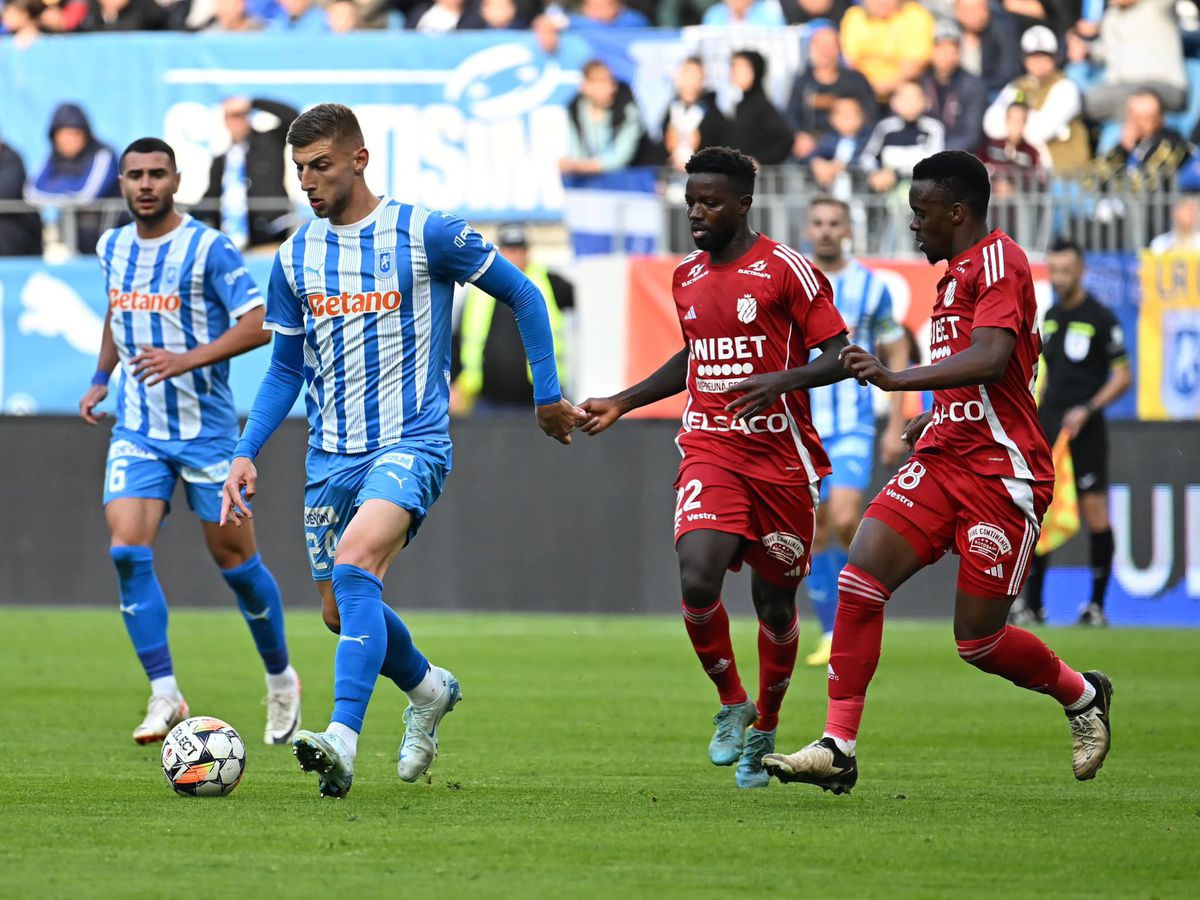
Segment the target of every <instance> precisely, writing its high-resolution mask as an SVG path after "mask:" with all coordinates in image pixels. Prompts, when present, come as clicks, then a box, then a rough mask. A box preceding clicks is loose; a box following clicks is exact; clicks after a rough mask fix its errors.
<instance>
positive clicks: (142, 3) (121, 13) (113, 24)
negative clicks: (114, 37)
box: [79, 0, 167, 31]
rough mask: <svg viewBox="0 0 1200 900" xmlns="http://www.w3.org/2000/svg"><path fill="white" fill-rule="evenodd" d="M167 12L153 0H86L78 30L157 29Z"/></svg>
mask: <svg viewBox="0 0 1200 900" xmlns="http://www.w3.org/2000/svg"><path fill="white" fill-rule="evenodd" d="M166 24H167V13H166V10H164V9H163V8H162V7H161V6H159V5H158V4H157V3H155V2H154V0H88V12H87V15H86V16H85V17H84V19H83V22H82V23H81V25H80V26H79V30H80V31H158V30H160V29H162V28H165V27H166Z"/></svg>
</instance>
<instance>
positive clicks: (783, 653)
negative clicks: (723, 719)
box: [754, 618, 800, 731]
mask: <svg viewBox="0 0 1200 900" xmlns="http://www.w3.org/2000/svg"><path fill="white" fill-rule="evenodd" d="M799 646H800V620H799V619H798V618H794V619H792V624H791V625H789V626H788V627H787V629H786V630H784V631H783V632H782V633H778V634H777V633H776V632H774V631H772V630H771V629H770V628H768V627H767V623H766V622H761V621H760V622H759V623H758V721H757V722H756V723H755V725H754V727H755V728H756V729H757V730H759V731H774V730H775V728H776V727H777V726H778V725H779V707H781V706H783V695H784V694H786V693H787V689H788V684H789V683H790V682H791V680H792V671H793V670H794V669H795V668H796V650H797V649H798V648H799Z"/></svg>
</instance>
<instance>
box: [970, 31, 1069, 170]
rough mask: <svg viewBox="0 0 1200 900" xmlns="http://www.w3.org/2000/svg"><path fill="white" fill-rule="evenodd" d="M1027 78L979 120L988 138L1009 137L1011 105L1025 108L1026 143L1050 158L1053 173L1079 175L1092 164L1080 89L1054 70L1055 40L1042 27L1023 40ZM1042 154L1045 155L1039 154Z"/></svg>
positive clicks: (1011, 87) (1005, 92) (1013, 84)
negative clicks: (1075, 173) (1023, 105)
mask: <svg viewBox="0 0 1200 900" xmlns="http://www.w3.org/2000/svg"><path fill="white" fill-rule="evenodd" d="M1021 52H1022V53H1023V54H1024V60H1025V74H1024V75H1022V76H1021V77H1020V78H1017V79H1016V80H1014V81H1012V82H1011V83H1009V84H1007V85H1005V87H1004V90H1002V91H1001V92H1000V95H999V96H998V97H996V99H995V100H994V101H993V102H992V105H991V106H989V107H988V110H987V112H986V113H984V116H983V131H984V133H985V134H986V135H987V136H988V137H989V138H1003V137H1005V135H1006V134H1007V131H1008V127H1007V124H1006V120H1007V118H1008V108H1009V107H1010V106H1012V104H1014V103H1024V104H1025V105H1026V106H1027V107H1029V112H1028V122H1027V124H1026V125H1025V140H1027V141H1028V142H1029V143H1031V144H1033V145H1034V146H1035V147H1037V148H1038V150H1039V152H1042V158H1043V159H1045V158H1046V157H1049V159H1050V165H1051V167H1052V168H1053V170H1054V171H1055V172H1056V173H1059V174H1062V173H1071V172H1079V171H1081V170H1083V169H1085V168H1086V167H1087V166H1088V164H1089V163H1090V162H1091V150H1090V148H1089V146H1088V137H1087V130H1086V129H1085V128H1084V125H1083V119H1082V118H1081V115H1080V114H1081V112H1082V110H1083V98H1082V97H1081V96H1080V93H1079V87H1078V86H1077V85H1076V84H1075V82H1073V81H1071V79H1069V78H1067V76H1066V75H1064V74H1063V73H1062V71H1061V70H1060V69H1059V68H1058V64H1057V62H1056V55H1057V54H1058V39H1057V38H1055V36H1054V32H1052V31H1051V30H1050V29H1049V28H1047V27H1045V26H1044V25H1035V26H1034V27H1033V28H1030V29H1029V30H1028V31H1026V32H1025V33H1024V34H1023V35H1021ZM1043 148H1044V151H1043Z"/></svg>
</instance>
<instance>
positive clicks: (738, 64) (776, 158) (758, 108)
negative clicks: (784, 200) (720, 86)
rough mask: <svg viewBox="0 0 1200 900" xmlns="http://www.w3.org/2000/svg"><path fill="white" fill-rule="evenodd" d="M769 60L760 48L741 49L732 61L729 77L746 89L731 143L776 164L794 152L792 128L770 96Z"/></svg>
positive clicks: (761, 161)
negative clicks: (768, 89) (765, 88)
mask: <svg viewBox="0 0 1200 900" xmlns="http://www.w3.org/2000/svg"><path fill="white" fill-rule="evenodd" d="M766 75H767V60H766V58H765V57H763V55H762V54H761V53H759V52H758V51H757V50H739V51H737V52H736V53H734V54H733V56H732V58H731V59H730V61H729V80H730V81H731V82H733V86H734V87H735V88H737V89H738V90H739V91H741V92H742V99H741V100H739V101H738V105H737V108H736V110H735V111H734V114H733V124H732V125H731V127H730V131H729V146H731V147H733V148H735V149H737V150H741V151H742V152H743V153H745V154H746V155H747V156H750V157H753V158H754V159H755V160H757V162H758V163H759V165H763V166H775V165H778V164H779V163H782V162H784V161H786V160H787V159H788V158H789V157H790V156H791V155H792V129H791V127H790V126H789V125H788V123H787V119H785V118H784V117H783V113H781V112H780V111H779V110H778V109H776V108H775V106H774V104H772V103H771V101H770V99H769V98H768V97H767V93H766V91H765V90H764V89H763V83H764V81H765V79H766Z"/></svg>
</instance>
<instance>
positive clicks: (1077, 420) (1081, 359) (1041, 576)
mask: <svg viewBox="0 0 1200 900" xmlns="http://www.w3.org/2000/svg"><path fill="white" fill-rule="evenodd" d="M1047 262H1048V263H1049V269H1050V283H1051V285H1052V286H1053V288H1054V305H1053V306H1051V307H1050V309H1049V310H1047V312H1046V319H1045V322H1044V323H1043V324H1042V364H1043V365H1044V366H1045V371H1044V372H1042V373H1041V377H1040V379H1039V380H1040V381H1041V383H1042V395H1041V400H1040V403H1039V407H1038V416H1039V418H1040V419H1041V421H1042V428H1043V429H1044V430H1045V432H1046V438H1047V439H1048V440H1049V441H1050V443H1051V444H1053V443H1054V442H1055V440H1056V439H1057V438H1058V436H1059V434H1060V432H1061V431H1066V432H1067V434H1068V435H1069V436H1070V438H1071V462H1072V463H1073V464H1074V466H1075V490H1076V491H1077V492H1078V494H1079V514H1080V518H1081V519H1082V521H1083V524H1084V526H1085V527H1086V528H1087V530H1088V533H1089V535H1090V538H1091V570H1092V596H1091V599H1090V600H1089V602H1088V604H1087V606H1086V607H1085V608H1084V610H1083V613H1082V615H1080V617H1079V624H1080V625H1093V626H1103V625H1107V624H1108V619H1107V618H1106V617H1105V615H1104V594H1105V591H1106V590H1107V588H1108V579H1109V576H1110V575H1111V574H1112V561H1113V534H1112V526H1111V524H1110V522H1109V517H1108V428H1107V426H1106V424H1105V421H1104V408H1105V407H1106V406H1108V405H1109V404H1110V403H1112V402H1113V401H1114V400H1116V399H1117V398H1118V397H1120V396H1121V395H1122V394H1123V393H1125V391H1127V390H1128V389H1129V385H1130V383H1131V381H1132V379H1131V376H1130V372H1129V359H1128V357H1127V356H1126V352H1125V338H1124V335H1123V334H1122V333H1121V326H1120V325H1119V324H1118V323H1117V318H1116V316H1114V315H1113V313H1112V312H1111V311H1110V310H1109V309H1108V307H1106V306H1104V304H1102V303H1101V302H1100V301H1099V300H1097V299H1096V298H1095V297H1093V296H1092V295H1091V294H1089V293H1088V292H1087V291H1085V290H1084V289H1083V252H1082V251H1081V250H1080V249H1079V246H1078V245H1076V244H1075V243H1073V242H1071V241H1066V240H1059V241H1057V242H1055V244H1054V245H1053V246H1052V247H1051V248H1050V253H1049V255H1048V257H1047ZM1049 562H1050V554H1046V555H1044V556H1035V557H1034V559H1033V564H1032V565H1031V567H1030V574H1029V583H1028V586H1027V588H1026V593H1025V604H1024V607H1023V608H1018V609H1017V610H1016V611H1015V615H1016V617H1017V619H1018V621H1024V622H1026V623H1029V622H1044V621H1045V613H1044V612H1043V608H1042V585H1043V583H1044V581H1045V578H1046V568H1047V566H1048V565H1049Z"/></svg>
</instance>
